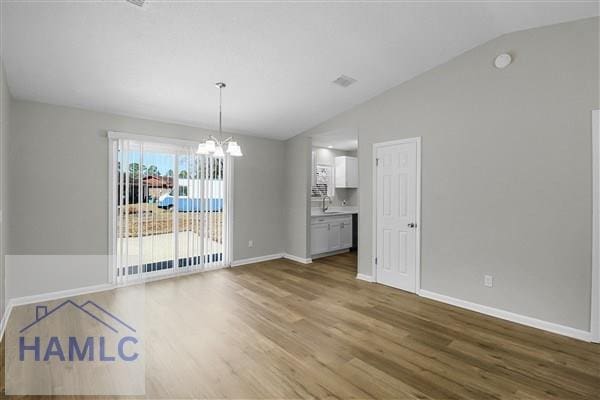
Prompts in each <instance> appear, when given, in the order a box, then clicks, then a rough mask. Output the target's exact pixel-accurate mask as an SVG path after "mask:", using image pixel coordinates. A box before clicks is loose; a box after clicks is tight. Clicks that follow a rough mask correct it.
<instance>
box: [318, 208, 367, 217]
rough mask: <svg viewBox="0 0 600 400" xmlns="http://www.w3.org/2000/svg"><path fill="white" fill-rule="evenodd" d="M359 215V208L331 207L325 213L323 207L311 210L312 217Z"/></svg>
mask: <svg viewBox="0 0 600 400" xmlns="http://www.w3.org/2000/svg"><path fill="white" fill-rule="evenodd" d="M351 214H358V207H329V208H328V209H327V211H325V212H323V210H322V209H321V207H312V208H311V209H310V216H311V217H335V216H336V215H351Z"/></svg>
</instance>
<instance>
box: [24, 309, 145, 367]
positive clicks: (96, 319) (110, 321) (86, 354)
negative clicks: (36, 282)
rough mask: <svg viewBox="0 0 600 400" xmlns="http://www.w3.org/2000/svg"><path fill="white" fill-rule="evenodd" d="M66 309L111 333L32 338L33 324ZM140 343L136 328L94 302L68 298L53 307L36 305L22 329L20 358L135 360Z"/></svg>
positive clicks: (39, 359)
mask: <svg viewBox="0 0 600 400" xmlns="http://www.w3.org/2000/svg"><path fill="white" fill-rule="evenodd" d="M67 310H68V311H69V312H75V314H76V315H79V318H80V319H79V320H78V322H82V324H88V323H93V324H99V326H100V327H101V328H102V329H101V331H102V332H107V333H109V336H106V335H104V334H99V335H91V336H90V335H74V336H66V337H63V336H52V335H49V336H47V337H44V336H39V335H35V336H33V337H31V336H29V335H27V333H28V332H31V331H32V330H33V328H34V326H36V325H38V324H40V323H41V322H43V321H49V320H51V319H52V318H54V317H57V316H58V315H59V314H60V313H65V312H66V311H67ZM138 342H139V339H138V337H137V331H136V330H135V328H134V327H132V326H131V325H129V324H127V323H126V322H125V321H123V320H122V319H120V318H118V317H117V316H115V315H114V314H112V313H110V312H109V311H107V310H106V309H104V308H103V307H101V306H100V305H98V304H96V303H95V302H93V301H91V300H88V301H86V302H84V303H82V304H77V303H75V302H73V301H72V300H66V301H64V302H62V303H61V304H59V305H58V306H56V307H54V308H52V309H50V310H49V309H48V307H47V306H43V305H38V306H36V309H35V320H34V321H33V322H31V323H29V324H27V325H26V326H25V327H23V328H22V329H21V330H20V331H19V361H22V362H25V361H28V362H29V361H40V362H47V361H60V362H79V361H81V362H85V361H95V362H98V361H99V362H108V363H111V362H112V363H114V362H116V361H124V362H133V361H136V360H137V359H138V358H139V352H138V351H137V348H136V347H137V346H136V345H137V344H138Z"/></svg>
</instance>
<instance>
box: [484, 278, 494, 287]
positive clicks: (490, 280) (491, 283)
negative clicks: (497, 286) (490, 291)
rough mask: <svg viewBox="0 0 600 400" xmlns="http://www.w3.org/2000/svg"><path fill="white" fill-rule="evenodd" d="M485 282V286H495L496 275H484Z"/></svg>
mask: <svg viewBox="0 0 600 400" xmlns="http://www.w3.org/2000/svg"><path fill="white" fill-rule="evenodd" d="M483 284H484V286H487V287H492V286H494V277H493V276H491V275H484V277H483Z"/></svg>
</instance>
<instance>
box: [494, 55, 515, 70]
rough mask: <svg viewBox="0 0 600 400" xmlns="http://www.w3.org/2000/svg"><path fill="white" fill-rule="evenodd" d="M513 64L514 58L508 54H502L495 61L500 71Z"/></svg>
mask: <svg viewBox="0 0 600 400" xmlns="http://www.w3.org/2000/svg"><path fill="white" fill-rule="evenodd" d="M511 62H512V57H511V56H510V54H508V53H502V54H500V55H499V56H497V57H496V59H495V60H494V66H496V68H498V69H503V68H506V67H508V66H509V65H510V63H511Z"/></svg>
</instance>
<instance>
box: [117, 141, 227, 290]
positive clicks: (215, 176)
mask: <svg viewBox="0 0 600 400" xmlns="http://www.w3.org/2000/svg"><path fill="white" fill-rule="evenodd" d="M195 150H196V148H195V146H193V145H191V144H186V143H168V142H165V143H162V142H153V141H151V140H140V139H131V138H116V139H113V140H112V143H111V156H112V157H111V158H112V161H111V163H112V184H111V188H112V191H113V195H112V199H113V201H112V203H113V204H112V210H111V215H112V220H113V221H112V232H113V235H112V238H111V242H112V243H111V245H112V246H111V248H112V260H113V264H114V271H115V278H116V280H117V282H119V283H124V282H128V281H131V280H135V279H145V278H149V277H155V276H160V275H165V274H177V273H181V272H192V271H196V270H206V269H211V268H220V267H223V266H227V265H229V257H228V253H229V240H228V237H229V229H228V225H229V222H230V210H229V208H230V206H231V204H230V203H231V202H230V201H229V200H228V197H229V191H230V189H229V188H228V186H229V183H230V182H229V169H230V165H231V160H230V159H229V158H227V157H224V158H216V157H210V156H205V155H198V154H196V152H195Z"/></svg>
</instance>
